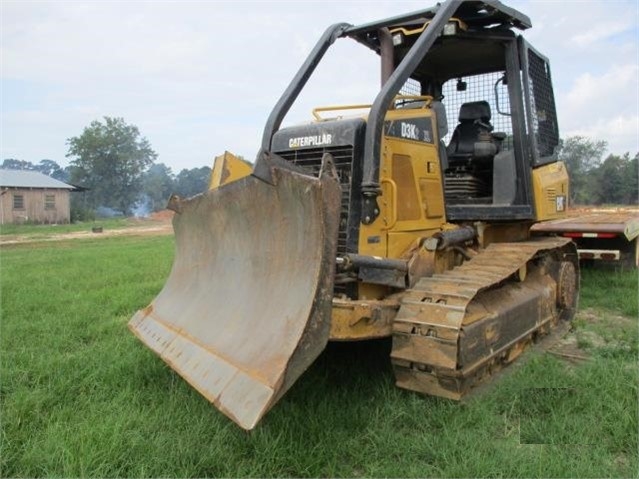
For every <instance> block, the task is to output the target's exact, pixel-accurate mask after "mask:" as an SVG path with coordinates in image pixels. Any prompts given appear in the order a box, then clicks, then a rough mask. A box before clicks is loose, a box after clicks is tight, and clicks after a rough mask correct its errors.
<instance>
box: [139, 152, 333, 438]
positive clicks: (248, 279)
mask: <svg viewBox="0 0 639 479" xmlns="http://www.w3.org/2000/svg"><path fill="white" fill-rule="evenodd" d="M322 171H323V173H322V174H321V175H320V178H314V177H312V176H306V175H303V174H300V173H299V172H295V171H292V170H289V169H287V168H282V167H281V165H280V166H278V167H271V169H270V174H271V179H272V183H273V184H269V183H268V182H265V181H262V180H260V179H258V178H256V177H255V176H252V175H251V176H247V177H244V178H242V179H240V180H238V181H235V182H233V183H229V184H227V185H224V186H221V187H220V188H217V189H213V190H209V191H207V192H206V193H203V194H201V195H197V196H195V197H193V198H190V199H188V200H179V199H176V200H174V201H173V207H174V209H175V210H176V215H175V217H174V219H173V227H174V230H175V236H176V255H175V260H174V264H173V269H172V271H171V274H170V275H169V278H168V280H167V282H166V284H165V285H164V288H163V289H162V291H161V292H160V294H159V295H158V296H157V297H156V298H155V299H154V300H153V302H152V303H151V304H150V305H149V306H147V307H146V308H145V309H142V310H140V311H138V312H137V313H136V314H135V316H133V318H132V319H131V321H130V322H129V328H130V329H131V330H132V331H133V333H134V334H135V335H136V336H137V337H138V338H139V339H140V340H141V341H142V342H143V343H144V344H145V345H147V346H148V347H149V348H151V349H152V350H153V351H154V352H155V353H157V354H158V355H159V356H160V357H161V358H162V359H163V360H164V361H166V362H167V363H168V364H169V365H170V366H171V367H172V368H173V369H174V370H175V371H177V372H178V373H179V374H180V375H181V376H182V377H183V378H184V379H186V381H188V382H189V383H190V384H191V385H192V386H193V387H194V388H196V389H197V390H198V391H199V392H200V393H201V394H202V395H204V396H205V397H206V398H207V399H208V400H209V401H211V402H212V403H214V404H215V406H217V407H218V409H220V410H221V411H222V412H223V413H224V414H226V415H227V416H228V417H229V418H231V419H232V420H233V421H235V422H236V423H237V424H238V425H239V426H241V427H242V428H244V429H252V428H253V427H254V426H255V425H256V424H257V422H258V421H259V420H260V419H261V418H262V416H263V415H264V414H265V413H266V412H267V411H268V410H269V408H271V407H272V406H273V404H274V403H275V402H277V401H278V400H279V399H280V397H281V396H282V395H283V394H284V393H285V392H286V391H287V390H288V388H289V387H290V386H291V385H292V384H293V383H294V382H295V380H296V379H297V378H298V377H299V376H300V375H301V374H302V373H303V372H304V371H305V370H306V369H307V368H308V366H309V365H310V364H311V363H312V362H313V361H314V360H315V358H316V357H317V356H318V355H319V354H320V352H321V351H322V350H323V349H324V348H325V346H326V343H327V341H328V336H329V328H330V315H331V300H332V295H333V275H334V268H335V255H336V242H337V229H338V222H339V208H340V188H339V183H338V181H337V178H336V175H335V170H334V167H333V165H332V161H331V160H330V155H327V157H326V158H325V162H324V165H323V167H322Z"/></svg>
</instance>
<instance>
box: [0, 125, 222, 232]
mask: <svg viewBox="0 0 639 479" xmlns="http://www.w3.org/2000/svg"><path fill="white" fill-rule="evenodd" d="M67 145H68V152H67V155H66V156H67V158H70V162H69V166H67V167H65V168H63V167H61V166H60V165H59V164H58V163H57V162H56V161H54V160H51V159H43V160H40V161H39V162H38V163H31V162H29V161H24V160H18V159H14V158H9V159H5V160H4V161H3V162H2V164H1V165H0V167H1V168H7V169H14V170H30V171H38V172H40V173H44V174H45V175H48V176H51V177H52V178H55V179H57V180H60V181H63V182H65V183H68V184H70V185H73V186H76V187H80V188H81V189H82V190H83V191H82V192H80V193H74V194H73V195H72V196H71V219H72V221H77V220H87V219H91V218H93V217H95V214H96V211H98V210H102V211H108V210H110V211H113V212H119V213H121V214H123V215H125V216H130V215H132V214H133V212H134V211H136V212H144V213H148V212H152V211H159V210H161V209H163V208H164V207H165V206H166V203H167V201H168V198H169V196H170V195H171V194H173V193H175V194H177V195H180V196H182V197H189V196H193V195H195V194H197V193H200V192H202V191H205V190H206V189H207V187H208V184H209V177H210V175H211V168H210V167H208V166H204V167H201V168H192V169H186V168H185V169H182V170H181V171H180V172H179V173H177V174H174V173H173V171H172V170H171V168H170V167H168V166H167V165H165V164H164V163H156V162H155V160H156V159H157V157H158V155H157V153H156V152H155V151H154V150H153V149H152V147H151V145H150V143H149V142H148V140H147V139H146V138H144V137H142V136H141V134H140V131H139V129H138V128H137V127H136V126H134V125H130V124H127V123H125V121H124V120H123V119H122V118H110V117H105V118H104V121H102V122H101V121H97V120H96V121H93V122H92V123H91V124H90V125H89V126H87V127H86V128H85V129H84V130H83V132H82V134H81V135H79V136H77V137H72V138H69V139H68V140H67Z"/></svg>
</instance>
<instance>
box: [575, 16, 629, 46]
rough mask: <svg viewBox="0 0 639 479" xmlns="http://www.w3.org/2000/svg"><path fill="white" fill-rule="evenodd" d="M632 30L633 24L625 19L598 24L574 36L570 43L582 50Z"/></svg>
mask: <svg viewBox="0 0 639 479" xmlns="http://www.w3.org/2000/svg"><path fill="white" fill-rule="evenodd" d="M630 29H632V22H631V21H629V20H628V19H625V18H617V19H615V20H611V21H604V22H597V23H594V24H593V25H591V26H590V27H589V28H586V29H583V30H582V32H581V33H577V34H576V35H573V36H572V37H571V38H570V41H571V42H574V43H575V44H576V45H577V46H579V47H582V48H583V47H589V46H591V45H593V44H595V43H599V42H602V41H603V40H606V39H608V38H611V37H614V36H615V35H618V34H620V33H624V32H627V31H628V30H630Z"/></svg>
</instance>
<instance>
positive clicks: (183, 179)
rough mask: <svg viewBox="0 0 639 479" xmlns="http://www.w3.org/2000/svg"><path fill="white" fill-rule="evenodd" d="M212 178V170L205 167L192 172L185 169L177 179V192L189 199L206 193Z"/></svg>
mask: <svg viewBox="0 0 639 479" xmlns="http://www.w3.org/2000/svg"><path fill="white" fill-rule="evenodd" d="M210 178H211V168H209V167H208V166H203V167H201V168H193V169H191V170H187V169H184V170H182V171H180V173H179V174H178V175H177V177H176V178H175V192H176V193H177V194H178V195H180V196H182V197H183V198H187V197H190V196H193V195H197V194H198V193H202V192H203V191H206V190H207V189H208V187H209V181H210Z"/></svg>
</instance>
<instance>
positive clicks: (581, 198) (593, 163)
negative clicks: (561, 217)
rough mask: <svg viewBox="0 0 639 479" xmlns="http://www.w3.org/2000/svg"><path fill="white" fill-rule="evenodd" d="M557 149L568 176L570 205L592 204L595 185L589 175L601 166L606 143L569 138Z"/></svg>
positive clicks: (581, 138) (582, 138)
mask: <svg viewBox="0 0 639 479" xmlns="http://www.w3.org/2000/svg"><path fill="white" fill-rule="evenodd" d="M559 148H560V150H559V159H560V160H561V161H563V162H564V163H565V164H566V168H567V169H568V174H569V175H570V200H571V203H572V204H588V203H592V201H593V199H594V198H593V190H594V188H596V183H594V182H593V180H594V178H593V175H591V173H592V172H593V171H594V170H596V169H597V168H598V167H599V165H600V164H601V159H602V157H603V154H604V153H605V152H606V149H607V148H608V143H606V142H605V141H599V140H591V139H590V138H585V137H583V136H571V137H568V138H566V139H565V140H562V141H561V142H560V145H559Z"/></svg>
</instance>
